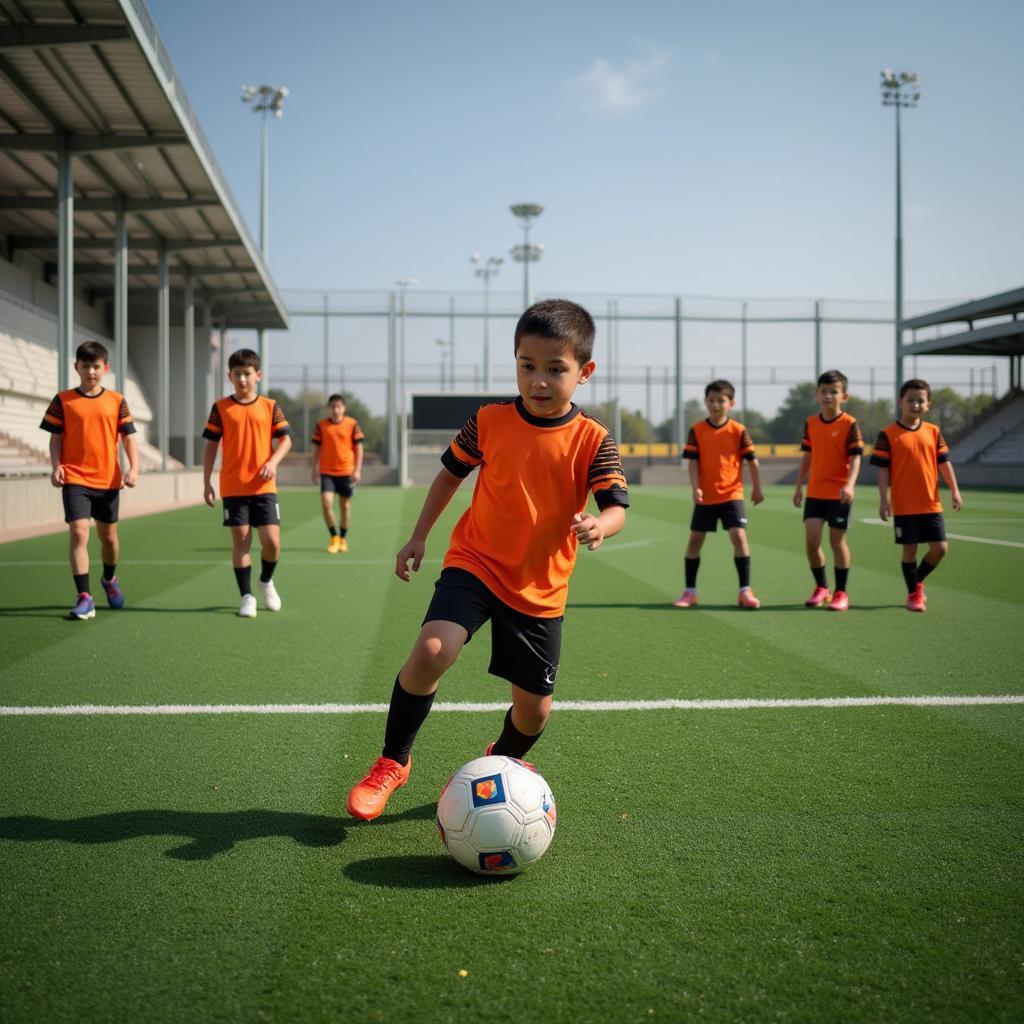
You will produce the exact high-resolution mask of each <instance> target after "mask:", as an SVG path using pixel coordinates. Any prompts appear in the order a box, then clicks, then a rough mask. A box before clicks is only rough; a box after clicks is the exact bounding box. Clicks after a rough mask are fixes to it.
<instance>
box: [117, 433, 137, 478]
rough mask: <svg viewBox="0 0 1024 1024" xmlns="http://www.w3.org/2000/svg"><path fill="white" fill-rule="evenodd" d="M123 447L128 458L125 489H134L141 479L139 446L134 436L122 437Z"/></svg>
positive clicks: (123, 435)
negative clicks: (137, 481) (136, 482)
mask: <svg viewBox="0 0 1024 1024" xmlns="http://www.w3.org/2000/svg"><path fill="white" fill-rule="evenodd" d="M121 447H122V448H124V453H125V455H127V456H128V472H127V473H125V475H124V485H125V487H134V486H135V481H136V480H138V479H139V446H138V443H137V442H136V440H135V435H134V434H122V435H121Z"/></svg>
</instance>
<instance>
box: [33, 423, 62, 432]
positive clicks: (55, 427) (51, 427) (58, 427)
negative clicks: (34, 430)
mask: <svg viewBox="0 0 1024 1024" xmlns="http://www.w3.org/2000/svg"><path fill="white" fill-rule="evenodd" d="M39 426H41V427H42V428H43V430H48V431H49V432H50V433H51V434H63V433H64V426H63V424H60V423H51V422H50V421H49V420H43V422H42V423H40V424H39Z"/></svg>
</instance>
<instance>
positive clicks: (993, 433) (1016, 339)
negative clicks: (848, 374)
mask: <svg viewBox="0 0 1024 1024" xmlns="http://www.w3.org/2000/svg"><path fill="white" fill-rule="evenodd" d="M903 327H904V329H906V330H910V331H912V332H913V338H912V340H911V341H910V342H909V343H906V342H905V343H904V347H903V352H904V356H915V355H918V356H925V355H929V356H993V357H1000V358H1005V359H1007V360H1008V362H1009V384H1010V386H1009V390H1008V391H1007V393H1006V394H1005V395H1003V397H1002V398H1000V399H999V401H998V402H996V403H994V404H993V405H992V406H990V407H989V408H988V409H987V410H986V412H985V415H984V416H983V417H981V419H980V420H979V421H978V422H976V423H975V424H974V425H973V427H972V428H971V429H970V430H969V431H967V432H965V433H964V434H963V435H961V436H960V437H958V438H953V439H951V449H952V456H953V461H954V464H955V465H956V467H957V475H958V476H959V477H960V480H961V482H962V483H964V484H965V485H968V486H972V485H974V486H1004V487H1022V486H1024V390H1022V387H1021V363H1022V358H1024V288H1015V289H1013V290H1011V291H1007V292H1000V293H998V294H996V295H989V296H986V297H985V298H981V299H973V300H971V301H970V302H961V303H957V304H956V305H955V306H947V307H945V308H943V309H937V310H934V311H932V312H930V313H924V314H921V315H920V316H915V317H912V318H910V319H908V320H904V321H903ZM922 331H923V332H926V334H927V336H925V337H919V336H918V334H919V332H922Z"/></svg>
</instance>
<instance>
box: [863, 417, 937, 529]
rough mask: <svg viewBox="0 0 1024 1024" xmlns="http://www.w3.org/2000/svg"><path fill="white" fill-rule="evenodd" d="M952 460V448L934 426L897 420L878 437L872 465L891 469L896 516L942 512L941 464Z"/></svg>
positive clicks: (893, 508) (893, 506) (922, 422)
mask: <svg viewBox="0 0 1024 1024" xmlns="http://www.w3.org/2000/svg"><path fill="white" fill-rule="evenodd" d="M948 461H949V446H948V445H947V444H946V441H945V438H943V436H942V432H941V431H940V430H939V428H938V427H937V426H936V425H935V424H934V423H925V422H924V420H922V421H921V422H920V423H918V425H917V426H916V427H905V426H903V424H902V423H900V422H899V420H897V421H896V422H895V423H890V424H889V426H887V427H885V428H884V429H883V430H882V431H881V433H880V434H879V435H878V440H877V441H875V450H874V452H873V453H872V455H871V464H872V465H873V466H879V467H882V468H888V470H889V486H890V487H891V488H892V514H893V515H894V516H919V515H929V514H932V513H935V512H941V511H942V502H941V501H939V464H940V463H943V462H948Z"/></svg>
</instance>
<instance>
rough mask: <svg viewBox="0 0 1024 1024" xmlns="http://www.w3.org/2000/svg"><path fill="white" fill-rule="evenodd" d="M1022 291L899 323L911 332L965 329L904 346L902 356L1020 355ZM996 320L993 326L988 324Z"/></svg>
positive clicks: (1023, 335)
mask: <svg viewBox="0 0 1024 1024" xmlns="http://www.w3.org/2000/svg"><path fill="white" fill-rule="evenodd" d="M1021 314H1024V288H1015V289H1013V291H1008V292H1000V293H999V294H998V295H990V296H988V298H985V299H974V300H972V301H970V302H962V303H960V304H959V305H956V306H948V307H947V308H945V309H938V310H935V312H933V313H925V314H923V315H922V316H915V317H911V318H910V319H909V320H904V321H903V327H904V328H905V329H907V330H912V331H914V332H915V333H916V332H917V331H918V330H919V329H921V328H923V327H940V326H943V325H946V324H964V325H965V326H966V330H962V331H957V332H956V333H953V334H946V335H938V336H936V337H933V338H924V339H922V340H920V341H918V340H917V339H916V338H915V339H914V341H912V342H910V343H908V344H906V345H905V346H904V348H903V352H904V355H951V356H1020V355H1022V354H1024V319H1022V318H1021ZM996 317H999V318H1001V319H999V320H996V322H995V323H988V322H986V323H982V324H978V321H979V320H980V321H991V320H993V319H995V318H996Z"/></svg>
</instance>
